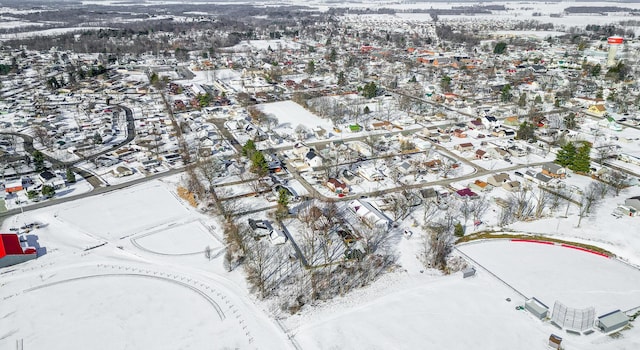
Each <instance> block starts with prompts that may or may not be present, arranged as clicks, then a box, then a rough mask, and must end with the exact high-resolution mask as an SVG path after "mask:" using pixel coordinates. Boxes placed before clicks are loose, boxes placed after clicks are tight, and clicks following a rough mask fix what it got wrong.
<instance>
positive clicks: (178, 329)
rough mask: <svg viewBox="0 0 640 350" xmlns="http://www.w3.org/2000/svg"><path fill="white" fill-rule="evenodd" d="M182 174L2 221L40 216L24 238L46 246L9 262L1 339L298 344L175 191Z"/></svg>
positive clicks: (115, 345)
mask: <svg viewBox="0 0 640 350" xmlns="http://www.w3.org/2000/svg"><path fill="white" fill-rule="evenodd" d="M179 181H180V177H179V175H178V176H175V177H173V178H172V177H170V178H165V179H164V180H163V181H158V180H156V181H151V182H149V183H145V184H141V185H137V186H133V187H131V188H127V189H123V190H119V191H116V192H112V193H109V194H106V195H101V196H95V197H90V198H86V199H80V200H77V201H73V202H69V203H63V204H60V205H57V206H53V207H50V208H44V209H39V210H34V211H29V212H26V213H24V214H22V215H18V216H16V217H12V218H8V219H7V220H5V221H4V222H3V223H2V227H0V231H1V232H8V228H9V227H12V226H14V225H16V224H23V223H28V222H39V223H40V224H41V227H40V228H38V229H35V230H33V231H32V232H30V233H29V234H28V236H27V237H30V241H37V243H38V244H39V245H40V247H41V248H43V251H46V254H44V255H42V256H40V257H39V258H38V259H36V260H32V261H29V262H26V263H24V264H20V265H17V266H13V267H8V268H3V269H1V270H0V300H2V302H0V349H14V348H15V346H16V341H22V342H23V344H24V348H25V349H68V348H69V346H70V345H72V346H73V347H82V348H90V349H128V348H131V349H204V348H215V349H250V348H268V349H288V348H291V344H290V342H289V341H288V340H287V338H286V335H285V333H284V332H283V331H282V330H281V329H280V328H279V327H278V326H277V324H276V323H275V321H274V320H273V319H270V318H269V316H268V315H267V313H266V312H265V311H264V310H263V308H262V306H261V305H260V304H258V303H256V301H255V300H254V298H253V297H252V296H251V295H250V294H249V292H248V290H247V287H246V285H245V283H244V280H243V279H242V275H241V274H240V272H239V271H237V272H234V273H231V274H230V273H228V272H226V270H225V268H224V266H223V264H222V258H221V254H219V253H220V252H221V249H222V247H223V245H222V243H221V238H220V237H221V235H222V232H219V227H220V225H219V224H218V223H217V222H216V220H215V219H213V218H211V217H208V216H205V215H203V214H201V213H200V212H199V211H197V210H196V209H194V208H191V207H189V206H187V205H185V204H184V203H183V202H182V201H181V200H180V199H178V198H177V197H176V196H175V195H174V192H175V190H176V189H175V186H176V185H177V182H179ZM124 235H126V237H123V236H124ZM207 246H209V248H210V249H211V251H212V258H211V259H206V258H205V256H204V254H203V251H204V250H205V248H206V247H207Z"/></svg>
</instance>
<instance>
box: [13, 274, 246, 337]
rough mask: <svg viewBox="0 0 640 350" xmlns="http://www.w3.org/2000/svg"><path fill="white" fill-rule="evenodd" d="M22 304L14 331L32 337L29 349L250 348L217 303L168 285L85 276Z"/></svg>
mask: <svg viewBox="0 0 640 350" xmlns="http://www.w3.org/2000/svg"><path fill="white" fill-rule="evenodd" d="M20 299H21V300H20V312H19V313H16V316H18V317H17V319H15V322H14V323H13V324H14V327H15V326H18V327H19V328H20V329H21V330H24V331H26V333H31V334H29V335H28V336H26V337H25V338H23V339H24V346H25V348H28V349H68V348H69V346H72V348H78V349H83V348H84V349H204V348H211V347H212V346H213V347H216V348H219V347H231V348H235V347H243V346H249V344H248V343H247V341H246V340H247V337H246V336H245V334H244V333H242V331H241V330H238V327H235V326H234V325H233V324H232V323H230V322H223V320H224V318H225V315H224V314H223V313H222V312H221V311H220V310H219V308H218V307H217V305H216V304H215V302H214V301H213V300H212V299H211V298H210V297H208V296H207V295H206V294H205V293H203V292H201V291H200V290H198V289H196V288H193V287H191V286H189V285H188V284H186V283H182V282H180V281H177V280H171V279H168V278H162V277H156V276H145V275H137V274H133V273H131V274H126V273H123V274H103V275H92V276H84V277H78V278H73V279H67V280H62V281H59V282H54V283H50V284H45V285H42V286H39V287H36V288H32V289H28V290H26V291H25V293H24V294H22V295H21V296H20ZM29 330H37V332H34V331H29ZM21 333H22V332H21ZM235 333H237V334H235ZM225 340H226V341H227V342H228V343H225Z"/></svg>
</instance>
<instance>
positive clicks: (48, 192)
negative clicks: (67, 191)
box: [42, 185, 56, 198]
mask: <svg viewBox="0 0 640 350" xmlns="http://www.w3.org/2000/svg"><path fill="white" fill-rule="evenodd" d="M55 194H56V189H55V188H53V186H49V185H44V186H42V195H43V196H44V197H45V198H51V197H53V196H54V195H55Z"/></svg>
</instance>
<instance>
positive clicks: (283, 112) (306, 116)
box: [259, 101, 333, 132]
mask: <svg viewBox="0 0 640 350" xmlns="http://www.w3.org/2000/svg"><path fill="white" fill-rule="evenodd" d="M259 108H260V109H261V110H262V111H263V112H265V113H266V114H273V115H274V116H275V117H276V118H277V119H278V123H279V125H278V126H277V127H276V128H275V130H276V131H278V129H280V128H290V129H292V130H291V132H293V131H294V130H295V128H296V127H297V126H298V125H303V126H305V127H307V128H310V129H313V128H316V127H321V128H323V129H324V130H326V131H331V130H333V123H332V122H331V121H330V120H329V119H323V118H320V117H318V116H317V115H315V114H313V113H311V112H309V111H308V110H306V109H304V108H303V107H302V106H300V105H299V104H297V103H295V102H293V101H282V102H273V103H265V104H261V105H259Z"/></svg>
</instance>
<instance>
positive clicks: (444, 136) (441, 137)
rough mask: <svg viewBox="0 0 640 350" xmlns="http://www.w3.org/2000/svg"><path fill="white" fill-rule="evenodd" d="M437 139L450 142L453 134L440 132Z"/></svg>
mask: <svg viewBox="0 0 640 350" xmlns="http://www.w3.org/2000/svg"><path fill="white" fill-rule="evenodd" d="M436 139H437V140H438V142H449V141H451V135H449V134H440V135H438V137H437V138H436Z"/></svg>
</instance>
